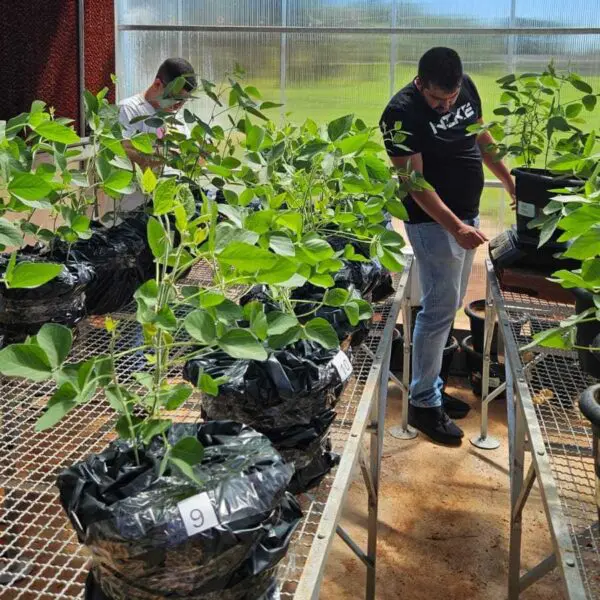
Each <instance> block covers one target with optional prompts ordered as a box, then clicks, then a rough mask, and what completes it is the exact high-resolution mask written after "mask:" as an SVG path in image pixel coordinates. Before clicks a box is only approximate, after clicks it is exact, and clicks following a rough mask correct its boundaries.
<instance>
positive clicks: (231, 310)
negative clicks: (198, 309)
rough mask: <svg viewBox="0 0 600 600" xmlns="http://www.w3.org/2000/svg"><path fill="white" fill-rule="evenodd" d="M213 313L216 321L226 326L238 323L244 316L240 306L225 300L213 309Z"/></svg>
mask: <svg viewBox="0 0 600 600" xmlns="http://www.w3.org/2000/svg"><path fill="white" fill-rule="evenodd" d="M215 312H216V315H217V319H219V320H220V321H222V322H224V323H227V324H229V323H233V322H234V321H238V320H239V319H241V318H242V317H243V316H244V315H243V313H242V308H241V306H239V305H238V304H236V303H235V302H232V301H231V300H227V299H225V300H223V302H221V303H220V304H219V305H218V306H217V307H216V308H215Z"/></svg>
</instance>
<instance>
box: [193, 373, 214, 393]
mask: <svg viewBox="0 0 600 600" xmlns="http://www.w3.org/2000/svg"><path fill="white" fill-rule="evenodd" d="M198 387H199V388H200V390H202V392H204V393H205V394H208V395H209V396H217V395H218V394H219V385H218V384H217V381H216V380H215V379H213V378H212V377H211V376H210V375H209V374H208V373H202V374H201V375H200V378H199V379H198Z"/></svg>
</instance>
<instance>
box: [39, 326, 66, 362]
mask: <svg viewBox="0 0 600 600" xmlns="http://www.w3.org/2000/svg"><path fill="white" fill-rule="evenodd" d="M35 339H36V341H37V343H38V345H39V347H40V348H41V349H42V350H43V351H44V352H45V353H46V356H47V358H48V360H49V361H50V364H51V365H52V367H53V368H57V367H60V366H61V365H62V364H63V362H64V361H65V359H66V358H67V356H68V355H69V352H71V346H72V345H73V334H72V333H71V330H70V329H69V328H68V327H65V326H64V325H59V324H57V323H45V324H44V325H42V328H41V329H40V330H39V332H38V333H37V335H36V336H35Z"/></svg>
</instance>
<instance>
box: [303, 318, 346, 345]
mask: <svg viewBox="0 0 600 600" xmlns="http://www.w3.org/2000/svg"><path fill="white" fill-rule="evenodd" d="M304 331H305V333H306V337H308V339H309V340H312V341H314V342H317V343H318V344H321V346H323V347H324V348H337V347H338V346H339V340H338V336H337V333H336V332H335V329H334V328H333V327H332V326H331V324H330V323H329V322H328V321H326V320H325V319H322V318H321V317H317V318H316V319H311V320H310V321H309V322H308V323H307V324H306V325H305V327H304Z"/></svg>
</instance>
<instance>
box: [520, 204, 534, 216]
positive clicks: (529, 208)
mask: <svg viewBox="0 0 600 600" xmlns="http://www.w3.org/2000/svg"><path fill="white" fill-rule="evenodd" d="M517 212H518V213H519V214H520V215H521V216H522V217H529V218H530V219H533V217H535V204H530V203H529V202H520V201H519V202H518V203H517Z"/></svg>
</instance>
